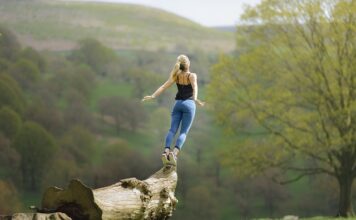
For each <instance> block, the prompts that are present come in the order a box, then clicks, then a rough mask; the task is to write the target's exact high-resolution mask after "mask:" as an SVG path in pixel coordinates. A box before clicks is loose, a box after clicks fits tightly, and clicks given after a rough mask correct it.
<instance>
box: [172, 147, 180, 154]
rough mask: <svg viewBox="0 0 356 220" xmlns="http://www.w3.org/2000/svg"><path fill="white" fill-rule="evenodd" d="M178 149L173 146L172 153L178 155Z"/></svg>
mask: <svg viewBox="0 0 356 220" xmlns="http://www.w3.org/2000/svg"><path fill="white" fill-rule="evenodd" d="M179 151H180V149H179V148H178V147H174V149H173V153H174V155H175V156H178V154H179Z"/></svg>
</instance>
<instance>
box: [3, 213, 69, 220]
mask: <svg viewBox="0 0 356 220" xmlns="http://www.w3.org/2000/svg"><path fill="white" fill-rule="evenodd" d="M0 220H72V219H71V218H70V217H68V216H67V215H66V214H64V213H58V212H57V213H49V214H46V213H16V214H13V215H9V216H4V215H2V216H1V215H0Z"/></svg>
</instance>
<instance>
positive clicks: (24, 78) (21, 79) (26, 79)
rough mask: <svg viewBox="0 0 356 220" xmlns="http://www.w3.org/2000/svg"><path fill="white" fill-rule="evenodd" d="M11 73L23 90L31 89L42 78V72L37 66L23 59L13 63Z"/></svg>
mask: <svg viewBox="0 0 356 220" xmlns="http://www.w3.org/2000/svg"><path fill="white" fill-rule="evenodd" d="M9 73H10V75H11V76H12V77H13V78H14V79H16V81H17V82H18V83H19V84H20V85H21V87H22V88H23V89H30V88H31V87H32V86H33V84H34V83H35V82H37V81H38V80H39V78H40V70H39V69H38V67H37V65H36V64H34V63H33V62H32V61H30V60H26V59H23V58H22V59H19V60H17V61H16V62H15V63H13V65H12V66H11V67H10V69H9Z"/></svg>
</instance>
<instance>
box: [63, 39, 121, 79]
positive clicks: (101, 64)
mask: <svg viewBox="0 0 356 220" xmlns="http://www.w3.org/2000/svg"><path fill="white" fill-rule="evenodd" d="M68 59H69V60H71V61H74V62H77V63H83V64H87V65H88V66H90V67H91V68H92V69H93V70H94V72H96V73H97V74H98V75H101V76H105V75H106V74H107V71H108V69H109V66H110V64H111V63H113V62H114V61H115V60H116V59H117V56H116V54H115V52H114V51H113V50H111V49H110V48H108V47H105V46H104V45H103V44H101V43H100V42H99V41H97V40H95V39H90V38H88V39H83V40H81V41H80V42H79V49H78V50H75V51H73V52H72V53H71V54H70V56H69V57H68Z"/></svg>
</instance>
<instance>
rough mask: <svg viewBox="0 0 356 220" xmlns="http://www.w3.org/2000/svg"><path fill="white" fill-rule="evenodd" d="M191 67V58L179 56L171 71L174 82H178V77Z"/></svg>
mask: <svg viewBox="0 0 356 220" xmlns="http://www.w3.org/2000/svg"><path fill="white" fill-rule="evenodd" d="M189 65H190V61H189V58H188V57H187V56H186V55H183V54H182V55H179V56H178V57H177V62H176V64H175V65H174V67H173V69H172V71H171V77H172V79H173V80H174V81H176V80H177V75H178V74H180V73H181V72H182V71H183V70H186V69H188V67H189Z"/></svg>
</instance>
